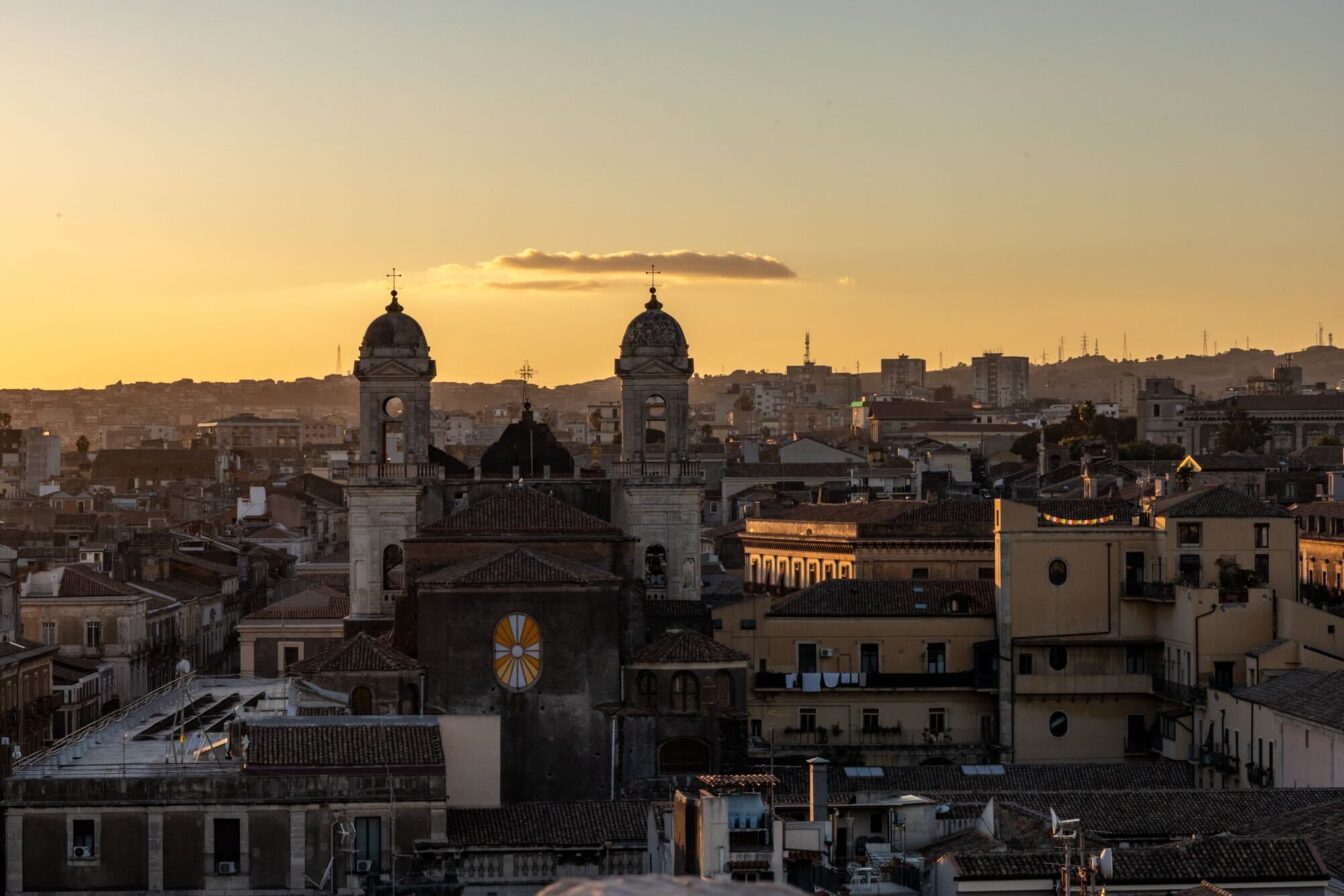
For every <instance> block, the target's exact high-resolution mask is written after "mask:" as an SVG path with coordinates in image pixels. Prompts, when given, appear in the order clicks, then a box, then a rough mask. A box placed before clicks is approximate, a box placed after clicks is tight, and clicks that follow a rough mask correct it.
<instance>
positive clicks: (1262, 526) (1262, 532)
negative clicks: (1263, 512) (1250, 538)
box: [1255, 523, 1269, 548]
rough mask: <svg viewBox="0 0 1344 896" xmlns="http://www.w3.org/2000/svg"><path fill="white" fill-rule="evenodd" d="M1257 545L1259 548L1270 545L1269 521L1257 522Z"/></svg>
mask: <svg viewBox="0 0 1344 896" xmlns="http://www.w3.org/2000/svg"><path fill="white" fill-rule="evenodd" d="M1255 546H1256V547H1257V548H1267V547H1269V523H1256V524H1255Z"/></svg>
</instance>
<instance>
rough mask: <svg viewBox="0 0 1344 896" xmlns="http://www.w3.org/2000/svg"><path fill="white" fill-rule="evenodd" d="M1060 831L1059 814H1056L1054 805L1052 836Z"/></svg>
mask: <svg viewBox="0 0 1344 896" xmlns="http://www.w3.org/2000/svg"><path fill="white" fill-rule="evenodd" d="M1058 833H1059V816H1058V815H1056V814H1055V809H1054V807H1053V806H1052V807H1051V808H1050V836H1052V837H1053V836H1055V835H1056V834H1058Z"/></svg>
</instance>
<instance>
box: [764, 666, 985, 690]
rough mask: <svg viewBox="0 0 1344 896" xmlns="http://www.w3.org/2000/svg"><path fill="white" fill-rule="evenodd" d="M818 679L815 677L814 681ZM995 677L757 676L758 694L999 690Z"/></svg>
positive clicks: (938, 674)
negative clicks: (769, 691) (960, 689)
mask: <svg viewBox="0 0 1344 896" xmlns="http://www.w3.org/2000/svg"><path fill="white" fill-rule="evenodd" d="M814 676H815V677H814ZM997 684H998V678H997V676H994V675H986V674H977V673H976V672H973V671H967V672H810V673H789V672H757V673H756V679H755V687H756V690H758V691H760V690H781V691H785V690H792V691H804V692H807V693H819V694H824V693H826V692H827V691H854V690H874V689H877V690H902V689H910V690H928V689H930V688H977V687H979V688H985V687H995V686H997Z"/></svg>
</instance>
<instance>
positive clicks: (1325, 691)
mask: <svg viewBox="0 0 1344 896" xmlns="http://www.w3.org/2000/svg"><path fill="white" fill-rule="evenodd" d="M1232 696H1233V697H1236V698H1237V699H1238V700H1246V701H1249V702H1251V703H1256V704H1259V705H1260V706H1266V707H1269V708H1270V709H1273V710H1274V711H1276V712H1281V713H1285V714H1287V715H1291V716H1295V717H1297V718H1299V719H1305V720H1306V721H1309V722H1315V723H1316V724H1317V725H1321V726H1324V727H1326V728H1333V729H1335V730H1336V731H1344V670H1341V671H1336V672H1325V671H1322V670H1320V669H1307V668H1301V669H1291V670H1289V671H1287V672H1284V673H1282V674H1280V675H1275V676H1274V677H1273V678H1270V679H1267V680H1265V681H1263V682H1261V683H1260V684H1256V685H1252V686H1250V687H1244V688H1236V689H1234V690H1233V691H1232Z"/></svg>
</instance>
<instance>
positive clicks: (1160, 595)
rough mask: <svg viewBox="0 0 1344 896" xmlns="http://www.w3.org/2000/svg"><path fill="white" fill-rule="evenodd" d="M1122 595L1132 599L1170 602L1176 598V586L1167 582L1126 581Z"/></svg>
mask: <svg viewBox="0 0 1344 896" xmlns="http://www.w3.org/2000/svg"><path fill="white" fill-rule="evenodd" d="M1124 596H1125V597H1127V598H1130V599H1132V600H1152V601H1159V602H1162V603H1170V602H1173V601H1175V600H1176V586H1175V585H1172V584H1170V583H1168V582H1126V583H1125V587H1124Z"/></svg>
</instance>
